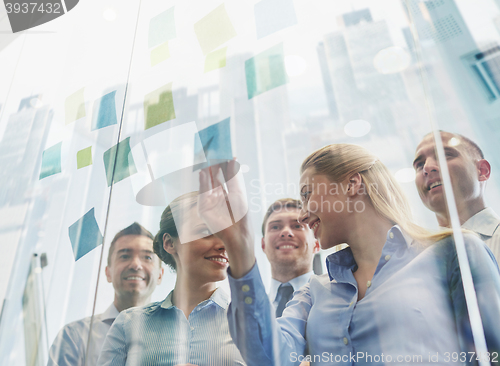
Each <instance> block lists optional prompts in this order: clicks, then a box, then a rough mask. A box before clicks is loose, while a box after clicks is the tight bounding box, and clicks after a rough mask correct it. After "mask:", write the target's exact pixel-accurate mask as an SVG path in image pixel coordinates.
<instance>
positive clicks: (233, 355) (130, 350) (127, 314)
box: [98, 192, 244, 366]
mask: <svg viewBox="0 0 500 366" xmlns="http://www.w3.org/2000/svg"><path fill="white" fill-rule="evenodd" d="M197 199H198V192H192V193H188V194H186V195H184V196H181V197H179V198H177V199H176V200H174V201H173V202H172V203H171V204H170V205H169V206H168V207H167V208H166V209H165V211H164V212H163V214H162V216H161V221H160V231H159V232H158V234H157V235H156V237H155V239H154V242H153V248H154V251H155V253H156V254H157V255H158V256H159V257H160V258H161V260H162V261H163V262H164V263H165V264H167V265H168V266H170V267H171V268H172V269H173V270H175V271H176V272H177V279H176V282H175V287H174V290H173V291H172V292H171V293H170V294H169V295H168V296H167V298H166V299H165V300H164V301H160V302H156V303H152V304H150V305H148V306H146V307H141V308H133V309H130V310H126V311H124V312H122V313H121V314H120V316H118V317H117V318H116V320H115V322H114V323H113V326H112V327H111V329H110V331H109V333H108V335H107V338H106V341H105V343H104V346H103V349H102V352H101V356H100V358H99V362H98V365H110V366H115V365H131V366H136V365H137V366H156V365H169V366H174V365H179V366H181V365H197V366H204V365H207V366H208V365H210V366H233V365H244V362H243V360H242V358H241V355H240V353H239V351H238V349H237V348H236V346H235V345H234V343H233V341H232V340H231V336H230V334H229V329H228V323H227V307H228V304H229V296H228V295H227V294H226V293H225V292H224V290H222V289H221V288H217V286H216V282H217V281H222V280H224V279H225V278H226V276H227V273H226V271H227V266H228V260H227V254H226V251H225V248H224V244H223V242H222V241H221V240H220V239H219V238H217V237H216V236H214V235H212V234H211V233H210V231H209V229H208V228H207V226H206V224H205V223H204V222H203V221H202V220H201V219H200V217H199V216H198V210H197Z"/></svg>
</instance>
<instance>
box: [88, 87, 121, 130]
mask: <svg viewBox="0 0 500 366" xmlns="http://www.w3.org/2000/svg"><path fill="white" fill-rule="evenodd" d="M115 94H116V90H115V91H112V92H111V93H108V94H106V95H105V96H103V97H101V98H99V99H97V100H96V101H95V102H94V108H93V113H92V128H91V129H92V131H94V130H98V129H100V128H103V127H107V126H111V125H116V124H117V123H118V121H117V120H116V106H115Z"/></svg>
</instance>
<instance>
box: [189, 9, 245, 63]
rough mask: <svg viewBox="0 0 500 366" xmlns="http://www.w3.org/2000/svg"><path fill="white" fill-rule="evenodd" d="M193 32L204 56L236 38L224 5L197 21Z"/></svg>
mask: <svg viewBox="0 0 500 366" xmlns="http://www.w3.org/2000/svg"><path fill="white" fill-rule="evenodd" d="M194 32H195V33H196V37H198V42H199V43H200V47H201V50H202V51H203V54H204V55H206V54H207V53H209V52H211V51H213V50H215V49H216V48H217V47H219V46H220V45H222V44H223V43H225V42H227V41H229V40H230V39H231V38H233V37H235V36H236V31H235V30H234V27H233V24H232V23H231V19H229V15H228V14H227V12H226V7H225V6H224V4H222V5H220V6H218V7H217V8H215V9H214V10H213V11H212V12H210V13H209V14H208V15H206V16H204V17H203V18H201V19H200V20H199V21H197V22H196V23H195V24H194Z"/></svg>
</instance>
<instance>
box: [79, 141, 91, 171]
mask: <svg viewBox="0 0 500 366" xmlns="http://www.w3.org/2000/svg"><path fill="white" fill-rule="evenodd" d="M89 165H92V146H89V147H87V148H85V149H82V150H80V151H78V152H77V153H76V166H77V167H76V168H77V169H81V168H85V167H86V166H89Z"/></svg>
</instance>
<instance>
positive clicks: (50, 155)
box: [39, 142, 62, 179]
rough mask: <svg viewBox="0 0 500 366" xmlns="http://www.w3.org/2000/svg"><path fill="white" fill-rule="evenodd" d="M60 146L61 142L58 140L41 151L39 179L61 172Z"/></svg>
mask: <svg viewBox="0 0 500 366" xmlns="http://www.w3.org/2000/svg"><path fill="white" fill-rule="evenodd" d="M61 147H62V142H59V143H58V144H55V145H54V146H51V147H49V148H48V149H47V150H45V151H44V152H43V154H42V169H41V170H40V178H39V179H43V178H45V177H48V176H50V175H54V174H57V173H60V172H61Z"/></svg>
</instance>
